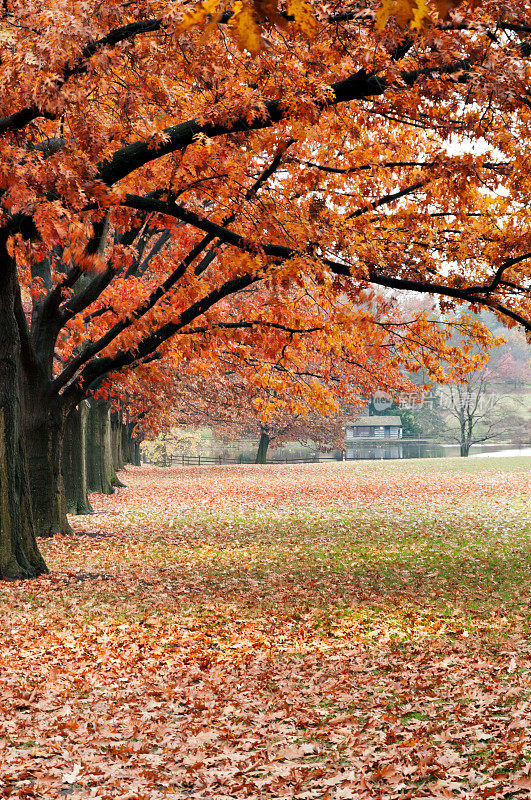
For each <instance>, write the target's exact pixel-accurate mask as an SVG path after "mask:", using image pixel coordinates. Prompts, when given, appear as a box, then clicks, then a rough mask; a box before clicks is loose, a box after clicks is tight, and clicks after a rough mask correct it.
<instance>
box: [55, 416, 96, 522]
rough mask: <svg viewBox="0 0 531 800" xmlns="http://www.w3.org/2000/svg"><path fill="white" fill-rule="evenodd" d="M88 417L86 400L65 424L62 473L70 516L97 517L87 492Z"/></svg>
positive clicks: (68, 417)
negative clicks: (90, 515) (86, 515)
mask: <svg viewBox="0 0 531 800" xmlns="http://www.w3.org/2000/svg"><path fill="white" fill-rule="evenodd" d="M87 417H88V403H87V402H86V400H83V402H81V403H80V404H79V406H77V408H74V410H73V411H71V412H70V414H69V415H68V416H67V418H66V421H65V431H64V436H63V459H62V471H63V481H64V487H65V498H66V510H67V512H68V513H69V514H93V513H94V509H93V508H92V506H91V505H90V500H89V496H88V488H87V454H86V450H87Z"/></svg>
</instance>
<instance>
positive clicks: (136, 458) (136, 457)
mask: <svg viewBox="0 0 531 800" xmlns="http://www.w3.org/2000/svg"><path fill="white" fill-rule="evenodd" d="M132 463H133V466H134V467H139V466H140V465H141V463H142V461H141V458H140V439H135V440H134V441H133V462H132Z"/></svg>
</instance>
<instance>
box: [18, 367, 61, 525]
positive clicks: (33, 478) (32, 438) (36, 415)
mask: <svg viewBox="0 0 531 800" xmlns="http://www.w3.org/2000/svg"><path fill="white" fill-rule="evenodd" d="M63 428H64V415H63V412H62V410H61V409H60V408H58V407H56V406H55V405H54V404H48V403H47V401H46V398H44V397H43V396H42V394H41V393H40V392H39V390H38V387H36V386H35V385H32V384H31V383H29V382H26V383H25V399H24V435H25V439H26V442H28V452H27V459H28V477H29V484H30V488H31V503H32V508H33V520H34V523H35V533H36V535H37V536H45V537H46V536H54V535H55V534H56V533H61V534H64V535H65V534H66V535H68V534H71V533H72V528H71V527H70V524H69V522H68V519H67V516H66V500H65V491H64V484H63V473H62V470H61V458H62V449H63Z"/></svg>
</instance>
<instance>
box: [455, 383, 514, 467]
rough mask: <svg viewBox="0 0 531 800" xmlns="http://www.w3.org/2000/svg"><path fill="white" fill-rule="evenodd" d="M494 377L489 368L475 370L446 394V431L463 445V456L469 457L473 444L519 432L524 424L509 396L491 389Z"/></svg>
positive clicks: (460, 445)
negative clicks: (508, 401) (490, 384)
mask: <svg viewBox="0 0 531 800" xmlns="http://www.w3.org/2000/svg"><path fill="white" fill-rule="evenodd" d="M492 380H493V374H492V372H490V371H489V370H482V371H479V372H475V373H473V374H472V375H470V377H469V378H468V379H467V380H466V381H464V382H463V383H460V384H456V385H454V386H449V387H447V390H446V392H445V394H444V396H443V404H442V405H443V408H444V415H445V417H446V418H447V426H446V432H447V434H448V435H449V437H450V438H451V439H452V441H455V442H457V443H458V444H459V447H460V451H461V456H464V457H466V456H468V454H469V453H470V448H471V447H472V445H473V444H480V443H481V442H486V441H489V440H491V439H499V438H501V437H502V436H503V435H506V436H507V435H510V434H515V433H516V432H517V431H518V429H519V427H521V420H519V418H518V416H517V414H516V413H515V410H514V406H513V408H511V407H510V406H509V405H508V404H507V398H506V397H504V396H503V395H502V394H494V393H492V392H489V390H488V385H489V383H490V382H491V381H492ZM514 402H515V401H514V400H512V403H514Z"/></svg>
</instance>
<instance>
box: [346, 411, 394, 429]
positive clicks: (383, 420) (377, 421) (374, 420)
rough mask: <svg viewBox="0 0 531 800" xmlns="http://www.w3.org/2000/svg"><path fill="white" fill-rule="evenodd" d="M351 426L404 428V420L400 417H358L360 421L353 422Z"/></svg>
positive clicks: (376, 415)
mask: <svg viewBox="0 0 531 800" xmlns="http://www.w3.org/2000/svg"><path fill="white" fill-rule="evenodd" d="M350 425H363V426H366V425H374V426H376V427H377V426H380V425H398V426H399V427H400V428H401V427H402V420H401V419H400V417H399V416H396V417H381V416H379V415H378V414H374V416H371V417H358V419H355V420H353V421H352V422H350V423H349V426H350Z"/></svg>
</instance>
